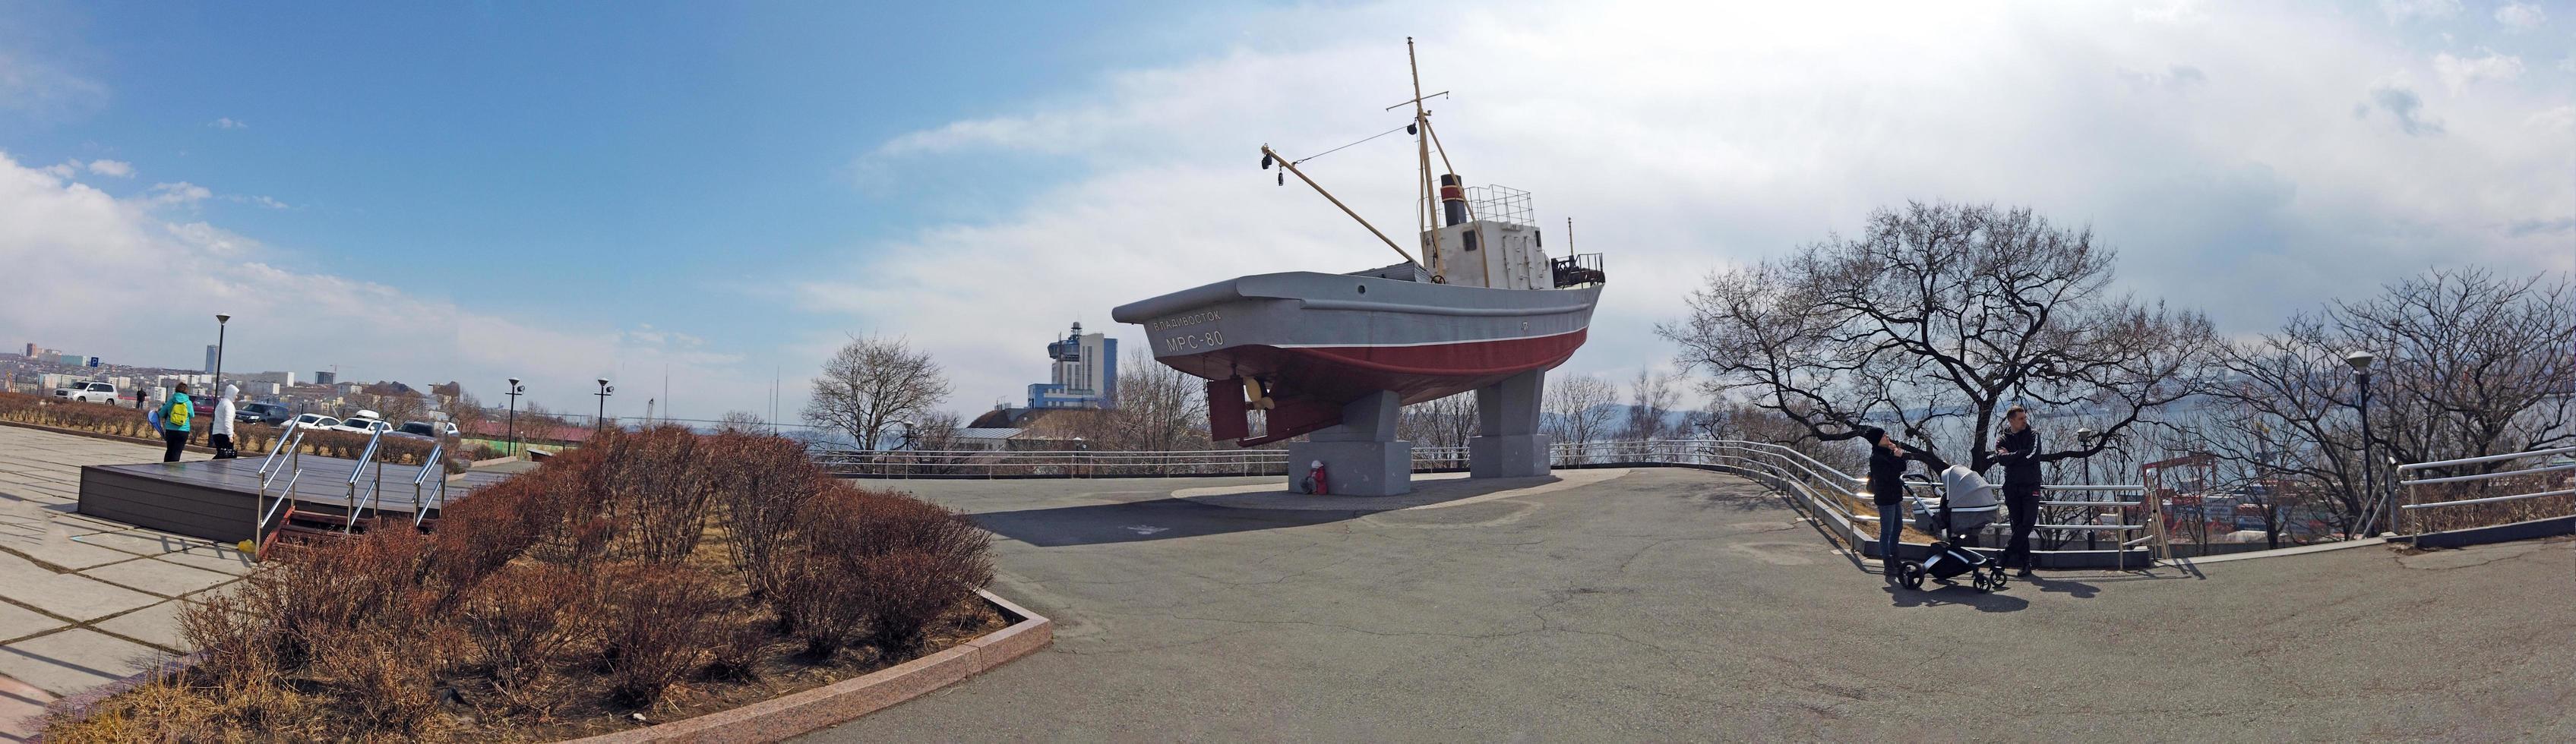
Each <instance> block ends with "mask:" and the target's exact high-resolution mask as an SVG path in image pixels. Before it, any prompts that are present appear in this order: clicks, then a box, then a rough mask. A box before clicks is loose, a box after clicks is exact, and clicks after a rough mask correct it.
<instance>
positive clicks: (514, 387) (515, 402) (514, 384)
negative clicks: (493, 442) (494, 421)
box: [509, 377, 528, 457]
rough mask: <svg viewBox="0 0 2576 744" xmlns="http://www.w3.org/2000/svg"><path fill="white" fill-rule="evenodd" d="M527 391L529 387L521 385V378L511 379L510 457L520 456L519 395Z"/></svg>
mask: <svg viewBox="0 0 2576 744" xmlns="http://www.w3.org/2000/svg"><path fill="white" fill-rule="evenodd" d="M527 391H528V386H526V385H521V384H519V378H516V377H512V378H510V391H509V396H510V456H511V457H518V456H519V394H520V393H525V392H527Z"/></svg>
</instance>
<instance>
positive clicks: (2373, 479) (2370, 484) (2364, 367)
mask: <svg viewBox="0 0 2576 744" xmlns="http://www.w3.org/2000/svg"><path fill="white" fill-rule="evenodd" d="M2378 360H2379V358H2378V357H2375V356H2371V354H2370V352H2367V351H2356V352H2353V353H2350V354H2345V355H2344V357H2343V363H2345V364H2349V365H2352V379H2353V382H2355V383H2356V384H2359V385H2360V386H2361V397H2360V399H2359V401H2358V404H2357V405H2356V406H2355V407H2356V408H2359V409H2361V492H2362V494H2363V495H2364V497H2366V498H2368V499H2370V503H2371V507H2372V509H2373V512H2374V513H2376V511H2377V508H2378V507H2379V484H2378V482H2377V480H2378V478H2377V476H2376V475H2375V474H2374V473H2372V472H2371V471H2373V470H2377V469H2378V468H2377V466H2375V465H2373V464H2371V461H2370V440H2371V436H2370V364H2371V363H2372V362H2375V361H2378ZM2378 521H2379V520H2377V519H2372V520H2370V521H2369V522H2364V523H2363V524H2362V525H2361V526H2362V531H2363V532H2364V533H2368V532H2370V531H2371V529H2370V528H2372V527H2375V526H2377V524H2376V522H2378ZM2354 537H2360V535H2354Z"/></svg>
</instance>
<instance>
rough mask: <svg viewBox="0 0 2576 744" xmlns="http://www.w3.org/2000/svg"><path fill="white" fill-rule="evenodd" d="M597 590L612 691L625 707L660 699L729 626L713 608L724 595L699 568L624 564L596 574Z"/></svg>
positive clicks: (693, 668)
mask: <svg viewBox="0 0 2576 744" xmlns="http://www.w3.org/2000/svg"><path fill="white" fill-rule="evenodd" d="M592 592H593V594H592V598H593V599H592V601H593V602H595V603H596V606H597V607H598V608H599V613H598V615H597V621H598V625H599V633H600V641H601V644H602V648H603V658H604V659H605V660H606V664H605V666H606V667H607V670H608V689H609V693H610V695H611V697H612V698H613V699H614V700H616V701H617V702H620V703H623V704H626V705H632V706H639V707H640V706H644V705H650V704H652V703H653V702H654V701H656V700H659V699H661V697H662V692H663V690H665V689H668V688H669V687H670V686H671V685H672V684H673V683H676V682H678V681H680V680H681V679H683V678H685V677H687V676H688V675H689V674H690V673H692V672H695V671H697V670H698V668H699V667H700V665H701V664H702V663H703V662H704V660H705V659H706V657H707V653H708V651H707V650H708V647H709V646H712V645H714V643H715V641H717V640H718V639H720V638H721V635H720V634H721V633H722V632H723V631H724V630H725V627H724V625H723V624H722V623H721V622H720V621H719V620H718V618H717V617H716V614H717V612H718V611H719V610H721V609H723V607H724V606H725V605H726V604H727V598H726V596H725V594H724V592H723V590H722V589H721V588H719V587H718V586H717V583H716V581H715V579H714V578H713V577H710V576H708V575H707V574H706V573H705V572H703V571H699V570H697V569H695V568H691V567H688V566H672V565H653V564H620V565H617V566H612V567H610V568H608V569H607V570H602V571H599V572H597V573H596V574H594V583H593V584H592Z"/></svg>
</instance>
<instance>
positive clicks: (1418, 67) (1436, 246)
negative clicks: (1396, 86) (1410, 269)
mask: <svg viewBox="0 0 2576 744" xmlns="http://www.w3.org/2000/svg"><path fill="white" fill-rule="evenodd" d="M1404 65H1405V67H1406V68H1407V69H1409V70H1411V71H1412V73H1413V123H1414V125H1415V126H1416V127H1419V128H1421V130H1422V132H1421V136H1419V137H1415V138H1414V144H1415V150H1416V151H1417V154H1418V157H1419V158H1420V159H1421V161H1422V202H1423V204H1425V205H1427V208H1428V209H1429V210H1430V213H1431V230H1430V233H1431V250H1429V251H1426V252H1425V254H1424V257H1425V258H1429V259H1431V261H1430V263H1429V264H1428V267H1429V268H1430V269H1431V283H1433V284H1447V283H1449V277H1448V275H1447V274H1448V272H1447V267H1446V266H1443V265H1442V261H1441V258H1440V202H1439V201H1438V200H1437V199H1436V197H1435V196H1434V195H1435V194H1437V193H1438V192H1435V191H1433V190H1432V188H1431V112H1430V110H1428V109H1424V108H1423V107H1422V63H1421V62H1420V61H1419V60H1417V59H1416V58H1415V57H1414V54H1413V37H1411V36H1407V37H1404Z"/></svg>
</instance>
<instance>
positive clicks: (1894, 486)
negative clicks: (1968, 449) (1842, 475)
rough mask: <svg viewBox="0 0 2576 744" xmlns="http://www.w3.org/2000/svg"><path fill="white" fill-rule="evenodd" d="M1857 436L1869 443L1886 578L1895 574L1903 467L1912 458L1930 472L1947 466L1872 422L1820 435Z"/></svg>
mask: <svg viewBox="0 0 2576 744" xmlns="http://www.w3.org/2000/svg"><path fill="white" fill-rule="evenodd" d="M1853 438H1858V439H1860V440H1861V441H1864V442H1868V443H1869V445H1870V446H1869V495H1870V501H1871V502H1872V503H1874V504H1876V505H1877V506H1878V552H1879V555H1878V560H1879V563H1880V565H1881V570H1882V571H1883V572H1885V573H1886V575H1887V578H1889V579H1895V578H1897V576H1898V570H1899V569H1898V568H1897V562H1898V559H1897V556H1896V545H1897V542H1898V541H1899V540H1900V539H1901V538H1902V537H1903V535H1904V531H1905V509H1904V507H1903V504H1904V502H1905V468H1906V465H1905V463H1906V461H1908V460H1912V461H1916V462H1921V463H1923V464H1924V465H1927V466H1930V467H1931V468H1932V471H1933V472H1940V471H1942V470H1945V469H1948V468H1949V467H1950V465H1949V464H1948V463H1945V462H1942V461H1941V458H1939V457H1935V456H1933V455H1932V453H1931V452H1928V451H1925V450H1923V449H1922V448H1920V447H1909V446H1906V445H1905V443H1903V442H1899V441H1896V440H1895V439H1892V438H1889V437H1888V436H1887V430H1885V429H1881V428H1878V427H1875V426H1870V427H1863V428H1861V429H1858V430H1854V431H1849V432H1844V433H1843V434H1841V435H1829V436H1826V437H1824V439H1825V440H1826V441H1833V440H1837V439H1853Z"/></svg>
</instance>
